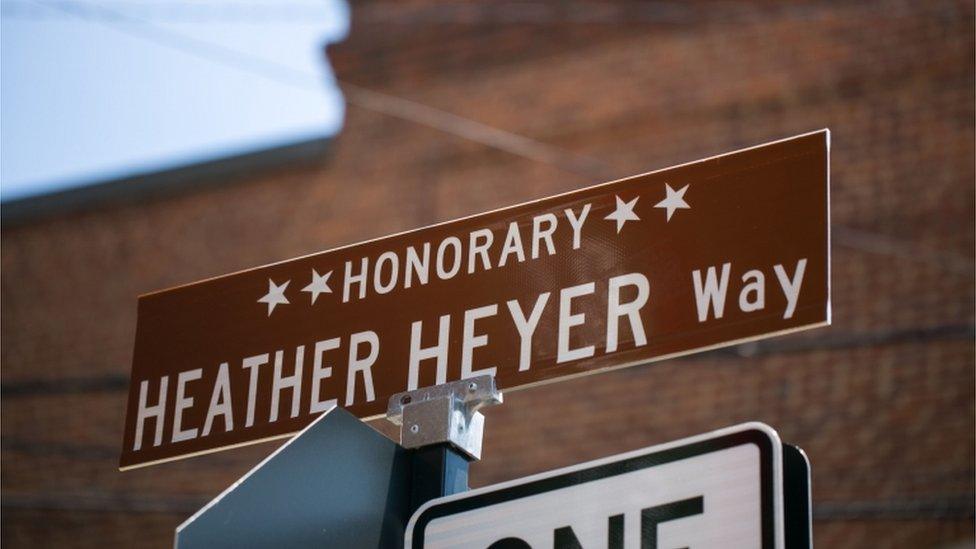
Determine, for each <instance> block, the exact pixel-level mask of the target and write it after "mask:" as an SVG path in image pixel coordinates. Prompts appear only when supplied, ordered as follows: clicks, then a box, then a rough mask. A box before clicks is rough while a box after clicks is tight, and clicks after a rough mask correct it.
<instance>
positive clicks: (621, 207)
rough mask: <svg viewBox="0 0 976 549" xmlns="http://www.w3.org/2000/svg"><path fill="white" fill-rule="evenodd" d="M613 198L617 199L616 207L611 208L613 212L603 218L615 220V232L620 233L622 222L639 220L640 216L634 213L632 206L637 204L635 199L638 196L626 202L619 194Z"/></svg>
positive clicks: (622, 226)
mask: <svg viewBox="0 0 976 549" xmlns="http://www.w3.org/2000/svg"><path fill="white" fill-rule="evenodd" d="M614 198H616V199H617V207H616V208H615V209H614V210H613V213H611V214H610V215H608V216H606V217H604V218H603V219H607V220H612V221H616V222H617V234H620V229H623V228H624V223H626V222H628V221H640V218H639V217H637V214H635V213H634V206H636V205H637V199H638V198H640V197H639V196H638V197H636V198H634V199H633V200H631V201H630V202H627V203H624V201H623V200H621V199H620V197H619V196H616V195H614Z"/></svg>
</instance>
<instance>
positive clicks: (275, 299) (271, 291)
mask: <svg viewBox="0 0 976 549" xmlns="http://www.w3.org/2000/svg"><path fill="white" fill-rule="evenodd" d="M289 283H291V280H286V281H285V283H284V284H282V285H281V286H278V285H277V284H275V283H274V281H272V280H271V279H270V278H269V279H268V293H267V294H266V295H265V296H264V297H262V298H261V299H259V300H258V303H267V304H268V316H271V311H273V310H274V308H275V306H277V305H278V304H279V303H281V304H286V303H288V298H286V297H285V288H287V287H288V284H289Z"/></svg>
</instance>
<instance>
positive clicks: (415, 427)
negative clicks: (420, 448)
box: [410, 424, 420, 434]
mask: <svg viewBox="0 0 976 549" xmlns="http://www.w3.org/2000/svg"><path fill="white" fill-rule="evenodd" d="M410 432H411V433H413V434H417V433H419V432H420V425H416V424H414V425H411V426H410Z"/></svg>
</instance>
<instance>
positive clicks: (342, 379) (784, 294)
mask: <svg viewBox="0 0 976 549" xmlns="http://www.w3.org/2000/svg"><path fill="white" fill-rule="evenodd" d="M829 142H830V139H829V132H828V131H827V130H822V131H818V132H814V133H809V134H805V135H801V136H797V137H793V138H790V139H785V140H782V141H777V142H774V143H768V144H765V145H761V146H757V147H752V148H749V149H744V150H741V151H736V152H733V153H729V154H725V155H721V156H716V157H713V158H708V159H705V160H701V161H698V162H692V163H689V164H683V165H680V166H676V167H673V168H668V169H664V170H659V171H656V172H651V173H648V174H644V175H639V176H635V177H630V178H627V179H622V180H619V181H614V182H610V183H605V184H602V185H596V186H593V187H589V188H586V189H582V190H578V191H574V192H570V193H566V194H562V195H558V196H553V197H550V198H545V199H542V200H537V201H534V202H529V203H526V204H520V205H517V206H512V207H509V208H504V209H501V210H495V211H492V212H487V213H484V214H480V215H476V216H472V217H467V218H464V219H458V220H455V221H451V222H447V223H441V224H438V225H433V226H430V227H426V228H423V229H418V230H415V231H410V232H406V233H401V234H397V235H393V236H389V237H385V238H381V239H378V240H372V241H368V242H363V243H360V244H355V245H351V246H345V247H342V248H337V249H334V250H330V251H326V252H321V253H317V254H312V255H308V256H305V257H300V258H297V259H292V260H289V261H284V262H281V263H275V264H273V265H266V266H264V267H258V268H255V269H250V270H247V271H242V272H238V273H234V274H230V275H226V276H222V277H218V278H214V279H210V280H205V281H203V282H198V283H196V284H190V285H187V286H181V287H178V288H174V289H170V290H165V291H161V292H157V293H153V294H149V295H145V296H142V297H140V298H139V310H138V324H137V328H136V341H135V351H134V356H133V365H132V378H131V379H132V382H131V386H130V390H129V400H128V414H127V416H126V422H125V433H124V436H123V442H122V456H121V461H120V465H121V467H122V468H123V469H125V468H131V467H137V466H141V465H148V464H151V463H157V462H161V461H166V460H170V459H175V458H178V457H185V456H189V455H194V454H200V453H205V452H211V451H215V450H218V449H221V448H228V447H232V446H239V445H242V444H248V443H254V442H259V441H263V440H268V439H271V438H277V437H282V436H287V435H290V434H293V433H295V432H297V431H299V430H301V429H302V428H303V427H304V426H306V425H308V424H309V423H310V422H311V421H312V420H313V419H314V418H315V417H316V416H318V415H319V414H320V413H321V412H323V411H324V410H326V409H328V408H330V407H331V406H333V405H338V406H342V407H345V408H346V409H348V410H349V411H350V412H351V413H353V414H355V415H356V416H358V417H360V418H372V417H377V416H380V415H382V414H383V412H384V411H385V410H386V405H387V399H388V398H389V397H390V396H391V395H393V394H395V393H398V392H402V391H407V390H412V389H416V388H418V387H422V386H427V385H433V384H438V383H443V382H446V381H454V380H458V379H464V378H467V377H471V376H475V375H481V374H494V375H495V376H496V380H497V383H498V386H499V387H500V388H502V389H504V390H512V389H516V388H520V387H527V386H530V385H534V384H538V383H541V382H545V381H552V380H557V379H566V378H568V377H572V376H577V375H583V374H590V373H594V372H598V371H606V370H607V369H611V368H620V367H625V366H630V365H634V364H641V363H646V362H650V361H653V360H661V359H664V358H669V357H674V356H678V355H684V354H689V353H693V352H697V351H703V350H706V349H712V348H715V347H719V346H723V345H731V344H735V343H740V342H743V341H748V340H753V339H757V338H761V337H769V336H772V335H775V334H781V333H785V332H791V331H795V330H798V329H802V328H810V327H814V326H822V325H825V324H828V323H829V322H830V241H829V234H830V233H829V201H828V179H829Z"/></svg>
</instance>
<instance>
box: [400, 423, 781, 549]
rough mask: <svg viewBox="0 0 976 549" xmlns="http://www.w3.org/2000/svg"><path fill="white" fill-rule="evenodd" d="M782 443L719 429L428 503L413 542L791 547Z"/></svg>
mask: <svg viewBox="0 0 976 549" xmlns="http://www.w3.org/2000/svg"><path fill="white" fill-rule="evenodd" d="M783 494H784V491H783V445H782V443H781V441H780V439H779V436H778V435H777V434H776V431H774V430H773V429H772V428H771V427H769V426H767V425H764V424H762V423H745V424H742V425H738V426H735V427H729V428H726V429H722V430H719V431H714V432H712V433H707V434H704V435H699V436H695V437H691V438H687V439H683V440H679V441H675V442H671V443H667V444H662V445H659V446H654V447H650V448H646V449H643V450H638V451H634V452H630V453H626V454H621V455H617V456H613V457H608V458H604V459H600V460H597V461H592V462H589V463H584V464H581V465H576V466H572V467H568V468H565V469H559V470H556V471H552V472H548V473H542V474H539V475H535V476H531V477H527V478H524V479H518V480H514V481H511V482H506V483H503V484H499V485H495V486H489V487H485V488H481V489H477V490H472V491H470V492H465V493H463V494H458V495H454V496H448V497H445V498H439V499H435V500H433V501H431V502H428V503H427V504H425V505H424V506H422V507H421V508H420V509H418V510H417V512H416V513H415V514H414V515H413V517H412V518H411V520H410V522H409V524H408V526H407V532H406V540H405V546H406V547H407V548H411V547H412V548H420V547H423V548H442V547H444V548H446V547H470V548H477V549H482V548H488V549H529V548H532V549H542V548H546V549H548V548H554V549H562V548H566V549H570V548H583V549H589V548H596V547H600V548H603V547H606V548H608V549H631V548H633V549H637V548H640V549H656V548H675V547H690V548H695V549H700V548H710V547H722V548H727V547H756V548H782V547H784V539H785V535H784V501H783V499H784V495H783Z"/></svg>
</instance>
